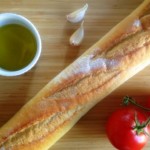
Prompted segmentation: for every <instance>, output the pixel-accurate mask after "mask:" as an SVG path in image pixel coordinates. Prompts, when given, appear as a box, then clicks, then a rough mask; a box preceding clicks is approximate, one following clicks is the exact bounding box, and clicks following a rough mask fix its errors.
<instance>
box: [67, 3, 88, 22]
mask: <svg viewBox="0 0 150 150" xmlns="http://www.w3.org/2000/svg"><path fill="white" fill-rule="evenodd" d="M87 9H88V4H85V5H84V6H83V7H82V8H80V9H78V10H76V11H74V12H72V13H70V14H68V15H67V16H66V18H67V20H68V21H69V22H71V23H78V22H80V21H82V20H83V18H84V16H85V13H86V11H87Z"/></svg>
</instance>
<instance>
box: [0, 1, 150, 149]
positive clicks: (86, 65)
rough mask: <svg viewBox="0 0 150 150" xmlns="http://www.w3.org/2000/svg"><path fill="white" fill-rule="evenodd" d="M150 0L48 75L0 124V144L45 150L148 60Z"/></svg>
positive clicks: (147, 62)
mask: <svg viewBox="0 0 150 150" xmlns="http://www.w3.org/2000/svg"><path fill="white" fill-rule="evenodd" d="M149 13H150V0H145V1H144V2H143V3H142V4H141V5H140V6H139V7H138V8H137V9H136V10H135V11H134V12H133V13H131V14H130V15H129V16H128V17H126V18H125V19H124V20H123V21H122V22H120V23H119V24H118V25H117V26H115V27H114V28H113V29H112V30H111V31H110V32H108V34H106V35H105V36H104V37H103V38H102V39H101V40H99V41H98V42H97V43H96V44H95V45H93V46H92V47H91V48H89V49H88V50H87V51H86V52H85V53H84V54H83V55H82V56H80V57H79V58H78V59H77V60H76V61H74V62H73V63H72V64H71V65H70V66H68V67H67V68H66V69H65V70H63V71H62V72H61V73H60V74H59V75H57V76H56V77H55V78H54V79H53V80H52V81H50V82H49V83H48V84H47V85H46V86H45V87H44V88H43V89H42V90H41V91H40V92H39V93H38V94H37V95H36V96H35V97H33V98H32V99H31V100H30V101H29V102H28V103H27V104H26V105H24V106H23V107H22V108H21V109H20V111H19V112H17V114H16V115H15V116H14V117H13V118H11V119H10V120H9V121H8V122H7V123H6V124H5V125H4V126H3V127H2V128H1V129H0V150H47V149H48V148H49V147H51V146H52V145H53V144H54V143H55V142H56V141H57V140H58V139H59V138H61V137H62V136H63V135H64V134H65V133H66V132H67V131H68V130H69V129H71V127H72V126H73V125H74V124H75V123H76V122H77V121H78V120H79V119H80V118H81V117H82V116H83V115H84V114H85V113H86V112H87V111H88V110H89V109H91V108H92V107H93V106H94V105H95V104H97V103H98V102H99V101H100V100H102V99H103V98H104V97H105V96H107V95H108V94H109V93H111V92H112V91H113V90H115V89H116V88H117V87H119V86H120V85H121V84H122V83H124V82H125V81H126V80H128V79H129V78H130V77H132V76H133V75H134V74H136V73H137V72H139V71H140V70H142V69H143V68H144V67H146V66H147V65H148V64H149V63H150V30H149V28H150V14H149Z"/></svg>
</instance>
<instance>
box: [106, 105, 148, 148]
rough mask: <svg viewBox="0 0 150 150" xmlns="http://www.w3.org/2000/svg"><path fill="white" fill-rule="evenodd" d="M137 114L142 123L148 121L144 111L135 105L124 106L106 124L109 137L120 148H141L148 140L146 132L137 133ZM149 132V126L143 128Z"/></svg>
mask: <svg viewBox="0 0 150 150" xmlns="http://www.w3.org/2000/svg"><path fill="white" fill-rule="evenodd" d="M135 116H137V119H138V122H139V123H140V124H142V123H144V122H146V121H147V117H146V116H145V115H144V113H142V112H140V111H139V110H138V109H136V108H133V107H123V108H121V109H119V110H117V111H115V112H114V113H112V115H111V116H110V118H109V119H108V122H107V124H106V133H107V136H108V139H109V140H110V142H111V143H112V145H113V146H114V147H116V148H117V149H118V150H141V149H142V148H143V147H144V146H145V144H146V143H147V142H148V135H146V134H145V133H144V132H140V133H139V134H137V132H136V129H134V128H135V126H136V122H135ZM143 130H144V131H145V132H146V133H149V130H148V127H147V126H146V127H145V128H144V129H143Z"/></svg>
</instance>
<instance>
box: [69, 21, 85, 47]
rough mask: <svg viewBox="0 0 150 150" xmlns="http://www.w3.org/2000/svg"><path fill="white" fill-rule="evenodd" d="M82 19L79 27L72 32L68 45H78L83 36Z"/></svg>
mask: <svg viewBox="0 0 150 150" xmlns="http://www.w3.org/2000/svg"><path fill="white" fill-rule="evenodd" d="M83 23H84V22H83V21H82V23H81V25H80V27H79V28H78V29H77V30H76V31H75V32H74V33H73V34H72V36H71V37H70V45H73V46H79V45H80V44H81V42H82V41H83V38H84V27H83Z"/></svg>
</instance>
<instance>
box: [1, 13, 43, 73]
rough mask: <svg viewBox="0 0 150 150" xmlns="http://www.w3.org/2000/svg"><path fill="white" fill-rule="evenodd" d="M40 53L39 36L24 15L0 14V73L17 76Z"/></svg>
mask: <svg viewBox="0 0 150 150" xmlns="http://www.w3.org/2000/svg"><path fill="white" fill-rule="evenodd" d="M40 54H41V38H40V35H39V33H38V31H37V29H36V28H35V26H34V25H33V24H32V23H31V22H30V21H29V20H28V19H26V18H25V17H23V16H21V15H17V14H13V13H3V14H0V75H2V76H17V75H21V74H24V73H26V72H27V71H29V70H30V69H31V68H32V67H33V66H34V65H35V64H36V63H37V61H38V59H39V57H40Z"/></svg>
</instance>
